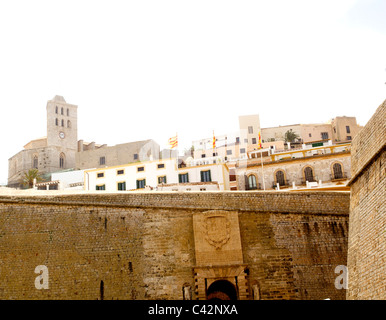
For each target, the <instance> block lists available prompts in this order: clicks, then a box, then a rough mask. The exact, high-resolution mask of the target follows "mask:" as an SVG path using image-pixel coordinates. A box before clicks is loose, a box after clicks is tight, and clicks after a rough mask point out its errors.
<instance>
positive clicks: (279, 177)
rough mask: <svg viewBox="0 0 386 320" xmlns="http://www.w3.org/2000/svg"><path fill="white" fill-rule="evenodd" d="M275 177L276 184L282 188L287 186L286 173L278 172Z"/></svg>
mask: <svg viewBox="0 0 386 320" xmlns="http://www.w3.org/2000/svg"><path fill="white" fill-rule="evenodd" d="M275 176H276V183H278V184H279V185H280V186H284V185H285V178H284V171H282V170H278V171H277V172H276V175H275Z"/></svg>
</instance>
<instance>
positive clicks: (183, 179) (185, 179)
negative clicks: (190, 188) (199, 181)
mask: <svg viewBox="0 0 386 320" xmlns="http://www.w3.org/2000/svg"><path fill="white" fill-rule="evenodd" d="M178 182H180V183H188V182H189V175H188V173H180V174H179V175H178Z"/></svg>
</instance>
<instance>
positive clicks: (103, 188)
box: [95, 184, 106, 190]
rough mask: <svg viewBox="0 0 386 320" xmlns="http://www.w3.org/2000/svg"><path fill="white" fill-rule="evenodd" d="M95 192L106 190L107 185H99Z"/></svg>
mask: <svg viewBox="0 0 386 320" xmlns="http://www.w3.org/2000/svg"><path fill="white" fill-rule="evenodd" d="M95 190H106V185H105V184H101V185H98V186H96V187H95Z"/></svg>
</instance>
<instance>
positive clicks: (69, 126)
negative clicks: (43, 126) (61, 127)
mask: <svg viewBox="0 0 386 320" xmlns="http://www.w3.org/2000/svg"><path fill="white" fill-rule="evenodd" d="M67 128H71V121H70V120H67Z"/></svg>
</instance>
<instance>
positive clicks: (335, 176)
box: [330, 173, 348, 181]
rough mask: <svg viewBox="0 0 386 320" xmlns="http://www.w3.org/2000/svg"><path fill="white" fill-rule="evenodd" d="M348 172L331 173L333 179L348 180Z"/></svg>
mask: <svg viewBox="0 0 386 320" xmlns="http://www.w3.org/2000/svg"><path fill="white" fill-rule="evenodd" d="M347 179H348V178H347V173H334V174H330V180H331V181H339V180H347Z"/></svg>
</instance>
